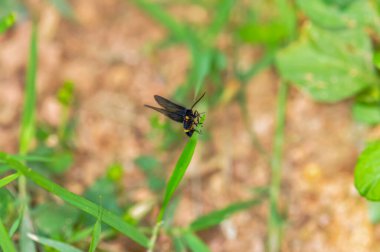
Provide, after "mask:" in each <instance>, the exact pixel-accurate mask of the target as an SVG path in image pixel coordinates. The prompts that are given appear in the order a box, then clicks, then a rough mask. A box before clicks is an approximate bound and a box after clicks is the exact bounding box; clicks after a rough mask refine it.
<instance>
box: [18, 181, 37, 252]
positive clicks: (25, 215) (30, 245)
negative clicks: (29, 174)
mask: <svg viewBox="0 0 380 252" xmlns="http://www.w3.org/2000/svg"><path fill="white" fill-rule="evenodd" d="M20 178H21V177H20ZM23 209H24V211H23V212H22V220H21V232H20V250H21V252H32V251H36V246H35V244H34V242H33V241H32V240H31V239H30V238H29V237H28V232H29V231H33V225H32V220H31V218H30V213H29V207H28V206H27V205H24V208H23Z"/></svg>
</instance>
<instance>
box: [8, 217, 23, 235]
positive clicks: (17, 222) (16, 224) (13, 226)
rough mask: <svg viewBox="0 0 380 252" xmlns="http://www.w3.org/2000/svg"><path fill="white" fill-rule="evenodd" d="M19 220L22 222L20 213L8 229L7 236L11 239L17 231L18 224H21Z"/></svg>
mask: <svg viewBox="0 0 380 252" xmlns="http://www.w3.org/2000/svg"><path fill="white" fill-rule="evenodd" d="M21 220H22V214H21V213H20V214H19V215H18V217H17V219H16V220H15V221H14V222H13V224H12V226H11V228H10V229H9V236H10V237H12V236H13V235H14V234H15V233H16V231H17V229H18V228H19V226H20V224H21Z"/></svg>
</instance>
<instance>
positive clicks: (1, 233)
mask: <svg viewBox="0 0 380 252" xmlns="http://www.w3.org/2000/svg"><path fill="white" fill-rule="evenodd" d="M0 237H1V239H0V247H1V248H2V250H3V251H7V252H16V248H15V246H14V244H13V242H12V240H11V238H10V237H9V235H8V232H7V230H6V229H5V227H4V224H3V221H2V220H1V219H0Z"/></svg>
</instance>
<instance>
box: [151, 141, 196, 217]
mask: <svg viewBox="0 0 380 252" xmlns="http://www.w3.org/2000/svg"><path fill="white" fill-rule="evenodd" d="M197 141H198V134H194V135H193V136H192V137H191V138H190V139H189V141H188V142H187V144H186V146H185V148H184V149H183V151H182V154H181V156H180V157H179V159H178V161H177V164H176V165H175V168H174V170H173V173H172V175H171V177H170V179H169V182H168V184H167V185H166V189H165V196H164V200H163V203H162V208H161V210H160V213H159V215H158V218H157V222H160V221H162V219H163V215H164V213H165V210H166V207H167V206H168V204H169V201H170V199H171V198H172V196H173V194H174V192H175V190H176V189H177V187H178V185H179V183H180V182H181V180H182V178H183V176H184V175H185V172H186V169H187V167H188V166H189V164H190V161H191V158H192V157H193V154H194V150H195V146H196V145H197Z"/></svg>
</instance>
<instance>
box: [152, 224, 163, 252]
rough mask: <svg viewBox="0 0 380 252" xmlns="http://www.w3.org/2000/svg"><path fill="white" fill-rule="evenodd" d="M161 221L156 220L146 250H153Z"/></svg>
mask: <svg viewBox="0 0 380 252" xmlns="http://www.w3.org/2000/svg"><path fill="white" fill-rule="evenodd" d="M163 223H164V222H163V221H160V222H157V223H156V225H155V226H154V228H153V233H152V237H151V238H150V241H149V249H148V252H153V251H154V246H155V245H156V240H157V236H158V232H159V231H160V227H161V226H162V224H163Z"/></svg>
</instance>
